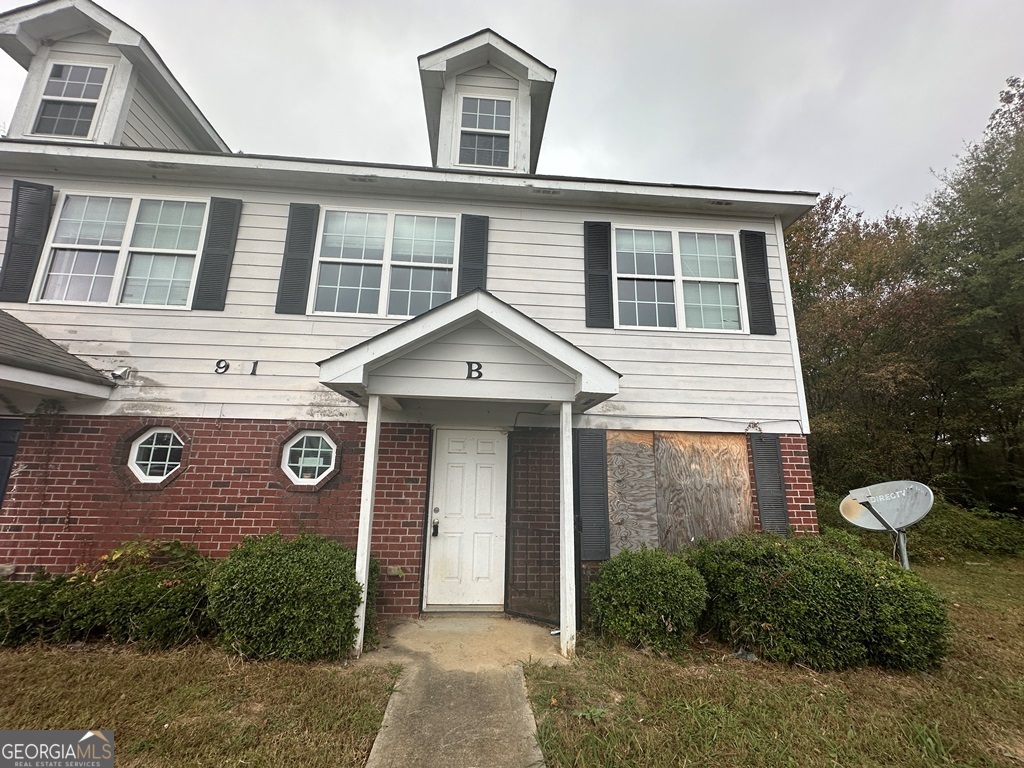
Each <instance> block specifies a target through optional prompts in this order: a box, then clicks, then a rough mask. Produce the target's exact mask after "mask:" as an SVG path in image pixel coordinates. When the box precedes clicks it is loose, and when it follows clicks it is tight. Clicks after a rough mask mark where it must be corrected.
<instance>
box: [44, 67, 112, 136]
mask: <svg viewBox="0 0 1024 768" xmlns="http://www.w3.org/2000/svg"><path fill="white" fill-rule="evenodd" d="M106 79H107V70H106V69H105V68H104V67H87V66H81V65H77V64H54V65H53V66H52V67H51V68H50V77H49V79H48V80H47V81H46V87H45V89H44V90H43V100H42V104H41V106H40V108H39V116H38V117H37V118H36V124H35V128H34V129H33V131H32V132H33V133H37V134H42V135H46V136H70V137H73V138H76V139H84V138H88V136H89V134H90V132H91V131H92V125H93V117H94V116H95V114H96V106H97V104H98V103H99V100H100V94H101V93H102V92H103V83H104V81H105V80H106Z"/></svg>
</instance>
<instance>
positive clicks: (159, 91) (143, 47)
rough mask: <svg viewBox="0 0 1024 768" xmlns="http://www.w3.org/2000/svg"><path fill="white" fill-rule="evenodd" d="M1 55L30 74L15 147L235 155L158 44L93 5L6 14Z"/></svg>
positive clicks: (83, 0) (48, 4)
mask: <svg viewBox="0 0 1024 768" xmlns="http://www.w3.org/2000/svg"><path fill="white" fill-rule="evenodd" d="M0 48H3V50H4V51H6V52H7V53H8V54H9V55H10V56H11V58H13V59H14V60H15V61H17V62H18V63H19V64H21V66H23V67H24V68H25V69H26V70H27V71H28V75H27V77H26V78H25V85H24V87H23V88H22V92H21V98H20V99H19V100H18V104H17V106H16V108H15V111H14V116H13V118H12V119H11V125H10V130H9V131H8V133H7V136H8V138H11V139H29V140H39V141H62V142H64V141H67V142H80V143H88V144H111V145H122V146H136V147H152V148H159V149H186V150H200V151H213V152H227V151H229V150H228V147H227V145H226V144H225V143H224V141H223V139H221V138H220V136H218V135H217V132H216V131H215V130H214V129H213V126H211V125H210V123H209V122H208V121H207V120H206V118H205V117H204V116H203V114H202V113H201V112H200V111H199V108H198V107H196V105H195V104H194V103H193V101H192V99H191V98H189V96H188V94H187V93H185V90H184V89H183V88H182V87H181V85H180V84H179V83H178V81H177V80H175V78H174V76H173V75H172V74H171V73H170V71H169V70H168V69H167V67H166V65H165V64H164V63H163V61H162V60H161V59H160V57H159V56H158V55H157V53H156V51H154V50H153V48H152V46H150V44H149V41H147V40H146V38H144V37H143V36H142V35H140V34H139V33H138V32H136V31H135V30H134V29H132V28H131V27H130V26H128V25H127V24H125V23H124V22H123V21H121V20H120V19H118V18H117V17H116V16H114V15H113V14H111V13H109V12H108V11H105V10H104V9H103V8H100V7H99V6H98V5H96V4H95V3H93V2H91V0H44V2H39V3H34V4H32V5H27V6H23V7H21V8H15V9H14V10H12V11H8V12H6V13H4V14H0Z"/></svg>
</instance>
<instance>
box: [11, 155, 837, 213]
mask: <svg viewBox="0 0 1024 768" xmlns="http://www.w3.org/2000/svg"><path fill="white" fill-rule="evenodd" d="M0 167H3V168H5V169H8V170H10V171H16V170H19V169H24V170H25V171H28V172H32V171H43V172H45V173H58V174H59V173H69V174H83V175H90V176H98V175H102V177H104V178H108V179H116V178H124V179H134V178H141V179H146V180H147V181H157V182H160V181H163V182H169V183H173V184H181V183H189V184H194V183H196V182H208V183H211V184H214V185H217V186H224V185H227V184H236V185H239V186H243V187H244V186H245V185H250V184H251V185H256V186H259V187H268V186H270V187H273V186H278V187H283V188H290V189H301V190H303V191H304V193H305V194H312V193H316V192H326V193H330V194H338V193H341V192H355V191H357V190H358V192H359V193H360V194H366V193H372V194H394V195H400V196H402V197H407V196H409V195H420V196H427V197H431V198H435V199H437V198H465V197H469V198H472V199H479V200H481V201H495V202H514V203H526V204H529V205H532V206H542V205H549V204H563V205H577V206H584V207H597V208H607V209H609V210H613V211H614V210H631V211H634V210H640V211H645V212H652V213H668V214H675V213H700V214H703V215H718V216H757V217H766V218H769V219H771V218H774V217H775V216H778V217H779V218H780V221H781V222H782V225H783V227H788V226H789V225H790V224H792V223H793V222H794V221H796V220H797V219H798V218H800V216H802V215H803V214H804V213H806V212H807V211H808V210H810V209H811V208H812V207H814V204H815V203H816V202H817V198H818V196H817V193H814V192H785V191H776V190H747V189H735V188H728V187H697V186H685V185H672V184H651V183H643V182H627V181H615V180H608V179H587V178H570V177H556V176H526V175H523V174H513V173H486V172H469V171H463V170H450V169H435V168H422V167H414V166H396V165H376V164H369V163H355V162H342V161H335V160H316V159H309V158H291V157H277V156H268V155H230V154H229V155H222V154H219V153H200V152H179V151H172V150H153V149H131V148H127V147H98V146H91V145H78V144H70V143H61V142H39V141H28V140H18V139H8V140H4V141H0ZM542 200H543V201H544V202H541V201H542Z"/></svg>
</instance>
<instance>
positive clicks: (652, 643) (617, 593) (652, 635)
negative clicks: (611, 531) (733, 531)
mask: <svg viewBox="0 0 1024 768" xmlns="http://www.w3.org/2000/svg"><path fill="white" fill-rule="evenodd" d="M589 592H590V609H591V616H592V618H593V620H594V623H595V625H596V626H597V627H598V628H599V629H600V630H602V631H604V632H607V633H608V634H609V635H612V636H613V637H618V638H620V639H623V640H626V641H628V642H630V643H634V644H637V645H644V646H647V647H650V648H659V649H668V648H672V647H675V646H678V645H680V644H682V643H684V642H686V641H688V640H689V639H690V638H692V637H693V633H694V631H695V630H696V627H697V618H698V617H699V616H700V614H701V612H702V611H703V610H704V606H705V604H706V603H707V598H708V593H707V588H706V586H705V584H704V579H703V578H701V575H700V574H699V573H698V572H697V571H696V570H695V569H694V568H692V567H691V566H690V565H688V564H687V563H686V561H685V560H683V559H682V558H681V557H676V556H673V555H670V554H668V553H667V552H665V551H664V550H660V549H641V550H639V551H636V552H633V551H630V550H625V551H623V552H620V553H619V554H617V555H616V556H615V557H613V558H612V559H611V560H609V561H608V562H606V563H605V564H604V565H602V566H601V569H600V571H598V573H597V576H596V577H595V579H594V580H593V581H592V582H591V584H590V590H589Z"/></svg>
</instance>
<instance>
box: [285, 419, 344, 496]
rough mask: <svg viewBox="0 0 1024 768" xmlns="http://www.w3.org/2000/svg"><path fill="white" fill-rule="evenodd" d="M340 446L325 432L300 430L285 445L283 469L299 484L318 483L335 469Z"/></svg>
mask: <svg viewBox="0 0 1024 768" xmlns="http://www.w3.org/2000/svg"><path fill="white" fill-rule="evenodd" d="M337 455H338V447H337V446H336V445H335V444H334V441H333V440H331V438H329V437H328V436H327V435H326V434H324V433H323V432H300V433H299V434H297V435H296V436H295V437H293V438H292V439H291V440H289V441H288V442H287V443H285V446H284V457H283V459H282V462H281V469H283V470H284V472H285V474H286V475H288V478H289V479H290V480H291V481H292V482H293V483H296V484H297V485H316V484H317V483H318V482H320V481H321V480H322V479H323V478H324V477H325V476H326V475H327V474H328V473H330V472H331V471H333V470H334V466H335V462H336V461H337Z"/></svg>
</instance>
